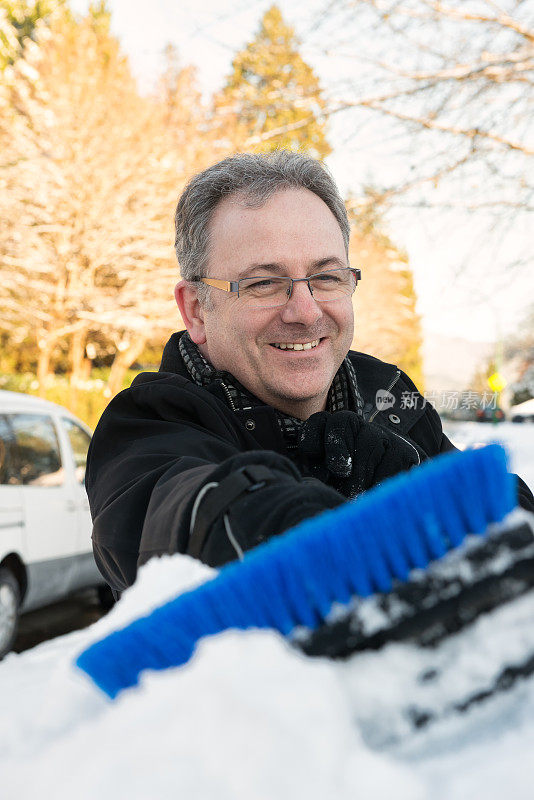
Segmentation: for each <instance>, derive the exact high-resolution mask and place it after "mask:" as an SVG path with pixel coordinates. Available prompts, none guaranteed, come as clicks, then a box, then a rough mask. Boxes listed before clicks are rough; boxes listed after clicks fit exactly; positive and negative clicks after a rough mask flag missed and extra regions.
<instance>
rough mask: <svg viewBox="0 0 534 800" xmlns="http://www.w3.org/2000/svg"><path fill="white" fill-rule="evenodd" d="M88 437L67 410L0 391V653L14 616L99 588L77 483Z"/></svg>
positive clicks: (14, 627)
mask: <svg viewBox="0 0 534 800" xmlns="http://www.w3.org/2000/svg"><path fill="white" fill-rule="evenodd" d="M90 440H91V432H90V430H89V429H88V428H87V427H86V426H85V425H84V424H83V422H80V420H79V419H77V418H76V417H74V416H73V415H72V414H71V413H70V412H69V411H67V409H65V408H62V407H61V406H58V405H55V404H54V403H49V402H47V401H46V400H41V399H39V398H36V397H32V396H30V395H25V394H18V393H16V392H5V391H0V658H1V657H2V656H3V655H5V653H7V652H8V651H9V650H10V649H11V647H12V645H13V641H14V639H15V635H16V630H17V620H18V615H19V614H20V613H23V612H25V611H30V610H32V609H35V608H39V607H40V606H44V605H47V604H48V603H52V602H54V601H56V600H58V599H60V598H63V597H65V596H66V595H68V594H69V593H71V592H73V591H75V590H78V589H82V588H86V587H89V586H95V587H100V590H101V591H104V586H105V584H104V582H103V578H102V576H101V575H100V573H99V572H98V569H97V567H96V564H95V562H94V558H93V552H92V547H91V517H90V514H89V503H88V500H87V495H86V492H85V487H84V477H85V462H86V458H87V448H88V447H89V442H90Z"/></svg>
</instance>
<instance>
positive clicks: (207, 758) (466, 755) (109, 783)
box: [0, 423, 534, 800]
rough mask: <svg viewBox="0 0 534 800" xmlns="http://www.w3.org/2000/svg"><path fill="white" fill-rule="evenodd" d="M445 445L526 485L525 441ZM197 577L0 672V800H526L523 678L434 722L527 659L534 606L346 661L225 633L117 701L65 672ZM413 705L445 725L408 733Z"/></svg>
mask: <svg viewBox="0 0 534 800" xmlns="http://www.w3.org/2000/svg"><path fill="white" fill-rule="evenodd" d="M449 434H450V436H451V438H452V440H453V441H454V443H455V444H457V445H459V446H460V445H463V444H473V443H474V444H476V443H479V442H482V441H485V440H488V439H495V438H500V439H504V440H506V441H507V442H508V443H509V446H510V448H511V451H512V458H513V461H512V466H513V468H514V469H515V470H516V471H518V472H519V474H521V475H522V477H524V478H525V479H526V480H527V481H528V482H530V484H531V485H534V426H524V425H523V426H521V425H517V426H515V425H511V424H503V425H501V426H499V427H497V428H494V427H493V426H486V425H471V424H469V423H468V424H464V425H461V426H458V425H455V426H454V429H453V427H452V426H451V427H450V429H449ZM210 574H211V571H210V570H208V569H207V568H206V567H204V566H202V565H200V564H198V563H197V562H194V561H193V560H191V559H189V558H186V557H183V556H176V557H173V558H166V559H161V560H156V561H152V562H151V563H149V564H148V565H147V566H146V567H145V568H143V570H141V573H140V576H139V579H138V581H137V583H136V585H135V586H134V587H133V588H132V589H131V590H130V591H128V592H126V593H125V595H124V597H123V600H122V601H121V602H120V603H119V604H118V605H117V606H116V607H115V608H114V609H113V610H112V611H111V612H110V614H109V615H108V616H107V617H105V618H103V619H101V620H100V621H99V622H97V623H96V624H95V625H93V626H92V627H91V628H89V629H85V630H82V631H77V632H75V633H71V634H68V635H67V636H63V637H61V638H59V639H55V640H53V641H51V642H47V643H45V644H42V645H39V646H38V647H36V648H34V649H33V650H30V651H27V652H26V653H24V654H21V655H14V654H12V655H10V656H8V657H7V658H6V659H5V660H4V662H2V663H1V664H0V687H1V688H0V692H1V695H0V696H1V710H2V713H1V715H0V775H1V783H0V786H1V792H0V794H1V796H2V798H6V800H12V799H13V800H14V798H17V800H25V799H26V798H28V799H29V798H33V797H35V796H36V795H37V793H39V795H41V794H42V795H45V796H46V795H47V796H51V797H53V798H55V800H72V798H76V800H85V799H87V800H89V799H90V798H91V800H93V798H98V799H99V800H111V799H112V798H113V800H122V798H128V800H147V799H148V798H156V799H157V800H159V799H160V798H161V799H162V800H166V798H169V799H170V798H172V799H173V800H175V798H184V799H185V798H187V800H241V798H243V800H245V798H246V800H264V799H265V800H275V799H276V800H286V798H287V800H289V798H291V800H299V799H300V798H301V797H302V798H306V800H315V799H316V798H317V800H326V798H334V800H345V798H347V800H348V798H351V800H355V798H365V800H367V799H368V798H369V799H370V800H380V799H381V798H384V799H385V798H387V800H391V798H395V800H404V799H406V800H419V798H421V800H422V799H426V798H433V800H441V799H443V800H460V798H462V799H463V798H478V797H484V798H485V800H493V799H494V800H497V798H498V799H499V800H500V799H501V798H503V797H509V798H513V800H523V798H524V800H527V798H528V799H529V800H530V798H531V797H532V792H533V790H532V786H533V784H534V762H533V760H532V757H531V754H532V750H533V748H534V680H530V681H524V682H523V683H519V684H518V685H517V686H516V688H514V689H513V690H511V691H509V692H507V693H504V694H502V695H500V696H499V697H498V698H496V699H493V700H490V701H487V702H486V703H485V704H481V705H479V706H478V707H475V708H473V709H472V710H471V711H470V712H469V713H467V714H462V715H459V714H457V713H451V712H450V711H447V709H448V708H450V706H451V704H452V703H453V702H455V701H457V700H458V699H461V698H462V697H464V696H465V695H466V694H469V693H470V692H471V691H472V689H473V688H474V687H476V686H478V685H480V684H487V683H488V682H491V680H492V678H493V677H495V675H497V674H498V672H499V671H500V670H501V669H502V667H503V665H505V664H506V663H507V662H508V661H510V660H514V659H518V658H519V659H520V658H523V657H524V656H525V654H528V653H533V652H534V626H533V625H532V620H533V618H534V598H533V597H531V596H526V597H524V598H522V599H520V600H517V601H515V602H514V603H511V604H509V605H508V606H505V607H503V608H501V609H499V610H498V611H497V612H495V613H494V614H492V615H490V616H488V617H487V618H481V619H480V620H479V621H478V622H477V623H476V624H475V625H474V626H472V627H471V628H469V629H466V630H464V631H463V632H462V633H461V634H459V635H457V636H455V637H451V638H450V639H449V640H448V641H447V643H446V644H445V645H443V646H441V647H440V648H438V649H437V650H434V651H428V650H425V651H423V650H420V649H417V648H414V647H410V646H407V645H391V646H389V647H387V648H385V649H384V650H382V651H380V652H378V653H368V654H364V655H359V656H356V657H353V658H352V659H350V660H349V661H347V662H345V663H339V662H331V661H327V660H326V659H315V660H311V659H307V658H305V657H304V656H302V655H300V654H299V653H298V652H297V651H295V650H293V649H292V648H291V647H290V646H289V645H288V644H287V643H286V642H285V641H284V640H283V639H282V638H281V637H279V636H278V635H276V634H274V633H270V632H256V631H255V632H246V633H243V632H241V633H238V632H228V633H225V634H223V635H221V636H218V637H215V638H213V639H209V640H205V641H204V642H202V643H201V645H200V646H199V648H198V650H197V653H196V654H195V656H194V658H193V659H192V661H191V662H190V663H189V664H188V665H186V666H185V667H183V668H181V669H174V670H168V671H166V672H162V673H153V674H147V675H146V676H145V677H144V679H143V681H142V685H141V687H140V688H138V689H134V690H129V691H127V692H124V693H123V694H122V695H121V696H120V697H119V698H118V700H117V701H115V702H113V703H112V702H110V701H108V700H106V699H105V698H104V697H103V696H102V695H101V694H100V693H99V692H98V690H96V689H95V688H94V687H93V686H92V684H90V682H89V681H88V680H87V679H86V678H85V677H84V676H83V675H82V674H81V673H78V672H77V671H76V669H75V668H73V666H72V663H73V660H74V658H75V657H76V655H77V654H78V653H79V652H80V651H81V650H82V649H84V648H85V647H86V646H87V645H88V644H89V643H90V642H92V641H94V640H96V639H99V638H101V637H102V636H104V635H106V634H107V633H108V632H109V631H111V630H113V629H116V628H118V627H122V626H123V625H125V624H126V623H127V622H128V621H130V620H131V619H133V618H135V617H137V616H139V615H142V614H145V613H147V611H149V610H150V609H151V608H153V607H154V606H156V605H159V604H160V603H162V602H164V601H165V600H166V599H168V598H169V597H171V596H173V595H174V594H176V593H177V592H179V591H182V590H184V589H186V588H190V587H191V586H194V585H196V584H198V583H200V582H202V581H204V580H206V579H207V578H208V577H209V576H210ZM432 675H433V676H434V678H431V679H429V677H428V676H432ZM414 706H417V707H419V708H425V707H433V708H438V707H439V708H441V709H442V711H443V715H442V719H441V721H439V722H437V723H435V724H434V725H432V726H429V727H428V728H426V729H423V730H421V731H418V732H414V731H413V730H412V729H411V727H410V726H409V725H408V722H407V714H406V711H407V709H408V708H409V707H414Z"/></svg>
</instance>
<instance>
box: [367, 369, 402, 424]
mask: <svg viewBox="0 0 534 800" xmlns="http://www.w3.org/2000/svg"><path fill="white" fill-rule="evenodd" d="M399 378H400V369H398V370H397V374H396V375H395V377H394V378H393V380H392V381H391V383H390V384H389V386H388V388H387V389H386V392H390V391H391V390H392V389H393V387H394V386H395V384H396V383H397V381H398V380H399ZM377 414H378V408H377V409H376V411H373V413H372V414H371V416H370V417H369V422H372V421H373V420H374V418H375V417H376V415H377Z"/></svg>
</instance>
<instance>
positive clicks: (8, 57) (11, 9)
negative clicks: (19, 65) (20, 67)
mask: <svg viewBox="0 0 534 800" xmlns="http://www.w3.org/2000/svg"><path fill="white" fill-rule="evenodd" d="M65 6H66V0H0V70H2V69H3V68H5V67H6V66H7V65H9V64H13V63H14V62H15V61H16V59H17V58H19V57H20V56H21V55H22V51H23V48H24V43H25V41H26V40H27V39H33V38H34V36H35V33H36V29H37V23H39V22H42V21H43V20H45V21H46V20H48V19H50V17H51V16H52V15H53V14H54V13H55V12H56V11H57V9H58V8H60V7H62V8H65Z"/></svg>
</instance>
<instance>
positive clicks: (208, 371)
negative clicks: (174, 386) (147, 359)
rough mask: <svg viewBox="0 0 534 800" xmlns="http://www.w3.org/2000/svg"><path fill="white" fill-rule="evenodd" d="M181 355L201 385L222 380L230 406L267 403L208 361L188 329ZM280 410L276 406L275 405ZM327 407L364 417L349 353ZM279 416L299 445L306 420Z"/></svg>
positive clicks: (287, 436) (291, 444) (291, 441)
mask: <svg viewBox="0 0 534 800" xmlns="http://www.w3.org/2000/svg"><path fill="white" fill-rule="evenodd" d="M178 348H179V350H180V355H181V356H182V359H183V361H184V364H185V366H186V369H187V371H188V372H189V375H190V376H191V379H192V380H193V381H194V383H196V384H197V386H207V385H208V384H209V383H212V382H213V381H218V382H219V383H220V385H221V387H222V389H223V391H224V394H225V397H226V399H227V403H228V406H229V408H231V409H232V411H247V410H248V409H250V408H257V407H258V406H264V405H265V403H263V402H262V401H261V400H258V398H257V397H255V396H254V395H253V394H252V393H251V392H249V391H248V390H247V389H245V387H244V386H242V385H241V384H240V383H239V381H237V380H236V378H234V376H233V375H231V374H230V373H229V372H225V371H223V370H216V369H215V367H213V366H212V365H211V364H210V363H209V361H207V360H206V359H205V358H204V356H203V355H202V353H201V352H200V350H199V349H198V347H197V346H196V344H195V343H194V342H193V340H192V339H191V337H190V336H189V333H188V332H187V331H186V332H185V333H184V334H183V335H182V336H181V337H180V341H179V344H178ZM275 410H276V409H275ZM326 410H327V411H330V412H334V411H355V412H356V413H357V414H359V415H360V416H362V417H363V400H362V397H361V395H360V392H359V391H358V382H357V380H356V373H355V371H354V367H353V366H352V364H351V362H350V359H349V357H348V356H346V357H345V359H344V361H343V363H342V364H341V366H340V368H339V369H338V371H337V372H336V374H335V375H334V380H333V381H332V384H331V386H330V389H329V390H328V397H327V400H326ZM276 416H277V419H278V424H279V425H280V430H281V432H282V436H283V437H284V440H285V442H286V445H287V447H288V449H294V448H296V447H297V445H298V439H299V432H300V428H301V426H302V425H303V424H304V420H301V419H297V418H296V417H291V416H290V415H289V414H284V413H283V412H282V411H278V410H276Z"/></svg>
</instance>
